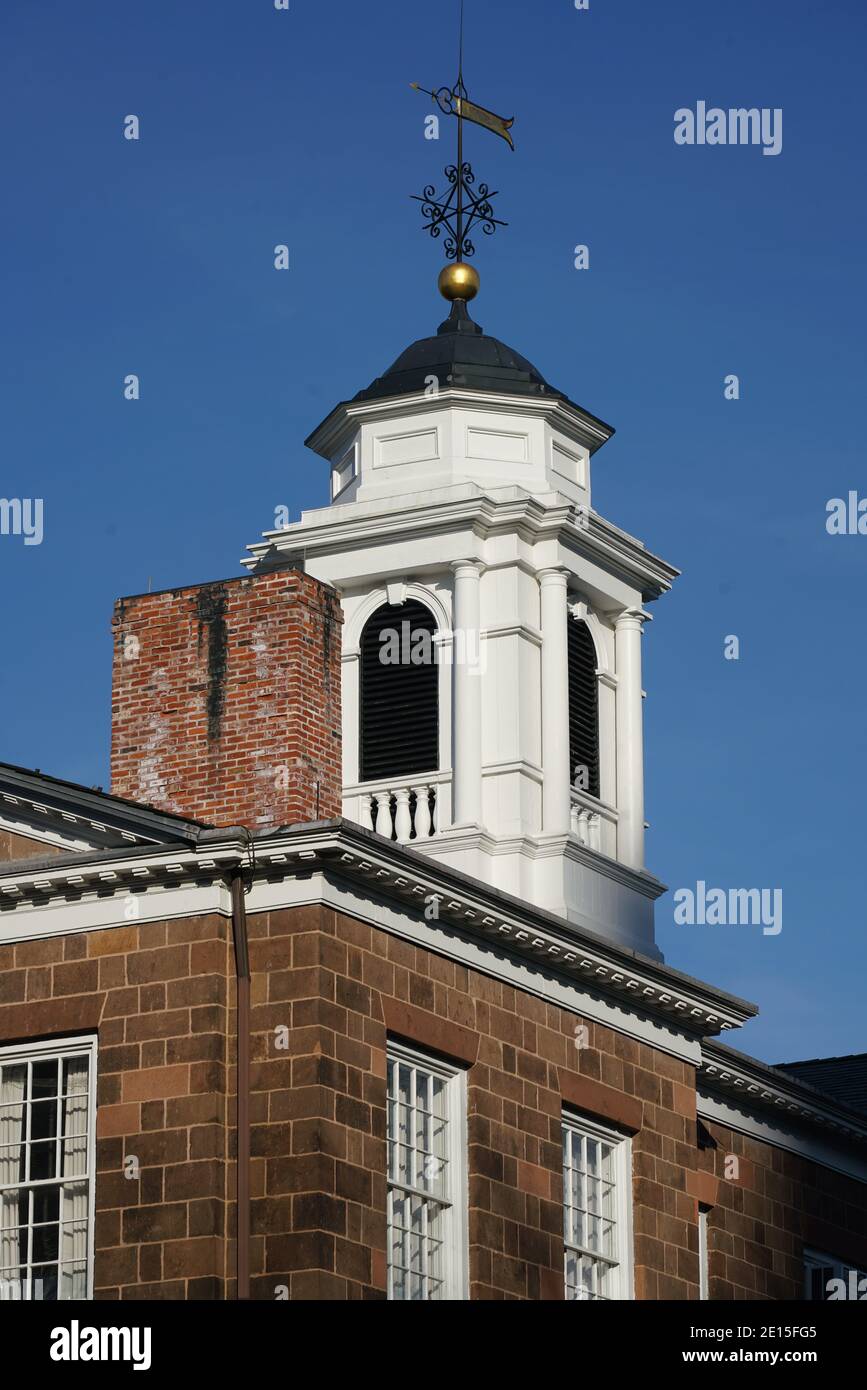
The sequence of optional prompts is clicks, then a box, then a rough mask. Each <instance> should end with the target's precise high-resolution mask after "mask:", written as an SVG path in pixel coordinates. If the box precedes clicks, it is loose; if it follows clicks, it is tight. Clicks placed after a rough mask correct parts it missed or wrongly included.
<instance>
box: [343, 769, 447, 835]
mask: <svg viewBox="0 0 867 1390" xmlns="http://www.w3.org/2000/svg"><path fill="white" fill-rule="evenodd" d="M449 789H450V780H449V779H448V777H446V778H445V779H443V778H442V777H441V776H439V775H437V774H435V775H434V777H432V778H430V779H427V778H424V777H418V778H411V779H409V780H407V781H403V780H401V781H397V780H395V781H387V782H378V783H375V784H374V783H371V782H367V783H363V784H361V785H360V786H357V787H351V788H350V787H347V788H345V790H344V797H343V802H344V815H346V816H347V817H348V818H351V819H353V820H356V821H357V822H358V823H359V824H360V825H362V826H364V828H365V830H375V831H376V833H377V835H384V836H385V838H386V839H387V840H397V841H398V842H399V843H400V844H413V845H416V844H420V842H424V841H425V840H428V839H430V838H431V836H433V835H438V834H439V833H440V832H441V831H442V830H443V829H444V828H445V826H446V825H447V824H448V823H449V820H450V817H449V815H448V809H449V796H448V792H449Z"/></svg>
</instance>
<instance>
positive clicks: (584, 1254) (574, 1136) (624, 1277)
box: [562, 1115, 632, 1302]
mask: <svg viewBox="0 0 867 1390" xmlns="http://www.w3.org/2000/svg"><path fill="white" fill-rule="evenodd" d="M562 1135H563V1245H564V1283H565V1294H566V1299H567V1300H568V1301H576V1302H596V1301H601V1300H609V1299H625V1298H630V1297H631V1296H632V1293H631V1287H632V1268H631V1257H630V1249H631V1201H630V1186H631V1179H630V1174H631V1152H630V1150H631V1145H630V1141H629V1140H628V1139H627V1138H625V1137H624V1136H623V1135H622V1134H617V1133H616V1132H614V1131H612V1130H608V1129H605V1128H603V1127H602V1126H598V1125H595V1124H592V1123H590V1122H588V1121H584V1120H582V1119H578V1118H577V1117H575V1116H572V1115H564V1117H563V1124H562Z"/></svg>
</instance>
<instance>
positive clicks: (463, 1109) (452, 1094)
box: [386, 1037, 469, 1302]
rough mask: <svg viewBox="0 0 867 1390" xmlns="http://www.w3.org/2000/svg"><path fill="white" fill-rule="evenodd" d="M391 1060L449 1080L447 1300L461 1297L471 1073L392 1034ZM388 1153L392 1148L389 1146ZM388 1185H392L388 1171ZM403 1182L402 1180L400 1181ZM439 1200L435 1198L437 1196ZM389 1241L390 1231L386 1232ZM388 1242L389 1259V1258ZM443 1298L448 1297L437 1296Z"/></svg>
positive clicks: (465, 1266) (465, 1269) (464, 1290)
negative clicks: (450, 1182)
mask: <svg viewBox="0 0 867 1390" xmlns="http://www.w3.org/2000/svg"><path fill="white" fill-rule="evenodd" d="M387 1055H388V1059H389V1061H391V1060H392V1059H393V1060H396V1061H404V1062H408V1063H409V1064H410V1065H411V1066H413V1067H418V1068H420V1069H421V1070H423V1071H426V1072H429V1073H430V1074H431V1075H433V1076H438V1077H440V1078H441V1079H442V1080H443V1081H445V1082H446V1106H447V1117H446V1118H447V1123H448V1127H449V1130H448V1164H449V1174H450V1177H451V1178H452V1180H453V1182H454V1193H453V1195H450V1200H449V1216H448V1221H449V1227H448V1239H447V1242H446V1246H445V1270H444V1276H443V1287H444V1289H445V1291H446V1292H445V1300H450V1301H460V1300H464V1299H467V1298H468V1297H469V1241H468V1224H467V1217H468V1208H469V1172H468V1115H467V1074H466V1069H465V1068H464V1067H459V1066H455V1065H454V1063H451V1062H446V1061H444V1060H443V1059H442V1058H441V1057H438V1056H437V1055H436V1054H435V1053H431V1052H427V1051H425V1050H424V1049H422V1048H417V1047H411V1046H409V1045H408V1044H407V1043H404V1042H399V1041H397V1040H396V1039H394V1038H391V1037H389V1038H388V1042H387ZM386 1153H388V1149H386ZM386 1183H387V1186H391V1183H390V1180H389V1179H388V1175H387V1174H386ZM398 1186H399V1184H398ZM433 1200H435V1198H434V1199H433ZM386 1241H388V1233H387V1234H386ZM389 1254H390V1251H389V1247H388V1244H387V1245H386V1261H388V1258H389ZM436 1301H437V1302H442V1301H444V1300H440V1299H438V1300H436Z"/></svg>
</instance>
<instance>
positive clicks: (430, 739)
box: [359, 599, 439, 840]
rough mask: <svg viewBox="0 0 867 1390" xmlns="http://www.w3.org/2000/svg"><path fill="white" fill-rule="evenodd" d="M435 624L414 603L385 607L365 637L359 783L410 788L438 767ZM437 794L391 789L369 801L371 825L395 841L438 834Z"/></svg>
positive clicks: (422, 789) (426, 789) (421, 787)
mask: <svg viewBox="0 0 867 1390" xmlns="http://www.w3.org/2000/svg"><path fill="white" fill-rule="evenodd" d="M436 630H437V628H436V620H435V618H434V616H433V614H432V613H431V611H430V609H428V608H426V607H425V606H424V604H422V603H419V602H418V601H417V600H415V599H408V600H407V602H406V603H400V604H383V605H382V607H381V608H378V609H377V610H376V612H375V613H374V614H373V615H372V616H371V617H370V618H369V619H368V621H367V623H366V624H365V626H364V631H363V632H362V634H361V670H360V684H359V701H360V708H359V769H360V777H361V781H362V782H388V781H392V780H394V781H395V782H404V783H405V782H406V780H407V779H409V778H414V777H416V776H419V777H420V778H422V777H423V775H424V774H429V773H432V772H436V771H437V769H438V768H439V671H438V665H439V649H438V646H437V643H436V640H435V638H436ZM436 820H437V817H436V792H435V789H434V788H433V787H427V786H425V785H424V782H423V780H422V781H420V783H419V784H418V785H416V786H411V787H409V788H407V787H405V786H404V787H402V788H399V789H396V790H391V789H387V790H386V791H384V792H383V793H377V795H376V796H375V797H373V798H372V799H371V803H370V823H371V824H372V826H373V828H374V829H375V830H376V831H377V832H378V833H379V834H380V835H385V836H387V837H388V838H389V839H392V840H407V839H413V840H415V839H420V838H426V837H427V836H429V835H433V834H434V833H435V831H436Z"/></svg>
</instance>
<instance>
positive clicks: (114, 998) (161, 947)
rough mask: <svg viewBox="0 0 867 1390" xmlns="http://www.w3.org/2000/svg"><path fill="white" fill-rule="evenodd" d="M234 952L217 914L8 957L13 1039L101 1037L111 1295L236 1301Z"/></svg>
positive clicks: (103, 1239)
mask: <svg viewBox="0 0 867 1390" xmlns="http://www.w3.org/2000/svg"><path fill="white" fill-rule="evenodd" d="M230 949H231V948H230V947H229V946H228V945H227V924H226V922H225V920H224V919H222V918H220V917H217V916H208V917H198V918H193V919H190V920H180V921H172V922H170V923H168V924H166V923H149V924H142V925H136V924H134V923H131V924H129V925H127V926H122V927H121V926H119V927H113V928H109V929H107V930H104V931H93V932H88V933H82V934H80V935H79V934H76V935H70V936H65V937H53V938H51V939H48V940H45V941H32V942H23V943H19V944H17V945H14V946H12V945H8V946H0V1042H3V1043H12V1042H19V1041H31V1040H34V1039H37V1038H53V1037H59V1036H62V1035H64V1034H65V1035H71V1034H78V1033H90V1032H96V1033H97V1036H98V1055H97V1067H98V1085H97V1105H98V1110H97V1166H96V1241H95V1248H96V1258H95V1294H96V1297H97V1298H102V1299H117V1298H123V1299H128V1298H181V1299H183V1298H220V1297H223V1296H224V1293H225V1289H226V1282H225V1279H226V1269H227V1267H228V1262H229V1260H230V1259H231V1258H232V1257H231V1255H230V1252H229V1249H228V1246H227V1241H226V1205H227V1203H226V1182H227V1162H226V1157H227V1147H228V1144H229V1142H230V1141H231V1142H233V1141H234V1134H233V1131H231V1128H230V1129H229V1130H227V1097H226V1065H225V1062H226V1029H227V1008H226V1005H227V978H228V972H229V970H230V969H231V961H230V957H229V954H228V952H229V950H230ZM228 1114H229V1118H230V1121H231V1119H232V1118H233V1114H234V1112H233V1110H232V1109H230V1110H229V1112H228ZM130 1173H131V1174H132V1176H128V1175H127V1174H130Z"/></svg>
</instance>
